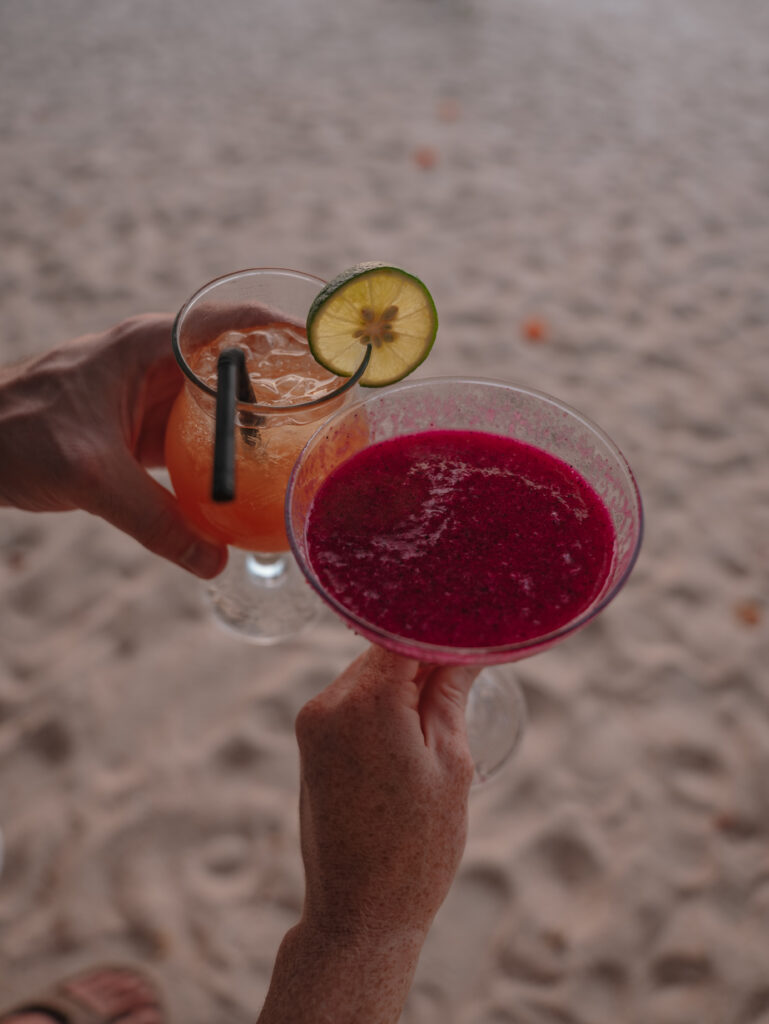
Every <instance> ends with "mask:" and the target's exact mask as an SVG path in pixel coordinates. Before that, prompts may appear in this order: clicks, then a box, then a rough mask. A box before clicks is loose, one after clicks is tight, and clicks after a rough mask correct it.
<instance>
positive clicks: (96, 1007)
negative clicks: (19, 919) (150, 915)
mask: <svg viewBox="0 0 769 1024" xmlns="http://www.w3.org/2000/svg"><path fill="white" fill-rule="evenodd" d="M100 975H104V976H105V978H109V979H120V980H121V981H122V982H123V991H122V992H115V991H114V989H113V991H112V992H110V993H106V994H102V995H101V996H100V995H99V977H100ZM89 989H90V990H89ZM142 1010H145V1011H146V1010H155V1011H156V1014H155V1017H156V1019H158V1020H164V1019H165V1014H164V1012H163V1004H162V1000H161V997H160V993H159V992H158V989H157V986H156V985H155V983H154V982H153V981H152V979H151V978H150V977H149V975H147V974H146V973H145V972H144V971H140V970H137V968H135V967H125V966H120V965H117V964H115V965H111V964H102V965H100V966H99V967H92V968H90V969H89V970H87V971H83V972H82V973H80V974H76V975H73V976H72V977H69V978H65V979H63V980H62V981H59V982H56V983H55V984H54V985H52V986H51V987H50V988H49V989H46V990H45V991H44V992H41V993H39V994H36V995H35V996H34V998H30V999H25V1000H23V1001H22V1002H21V1003H18V1004H17V1005H15V1006H12V1007H8V1008H7V1009H3V1010H0V1024H4V1022H5V1021H6V1020H7V1019H8V1018H10V1017H14V1016H15V1015H17V1014H25V1013H40V1014H45V1015H46V1016H47V1017H50V1018H51V1020H52V1021H54V1022H56V1021H59V1022H61V1024H114V1022H116V1021H118V1020H121V1019H124V1018H126V1017H128V1016H130V1015H131V1014H136V1013H138V1012H140V1011H142ZM148 1019H149V1018H148Z"/></svg>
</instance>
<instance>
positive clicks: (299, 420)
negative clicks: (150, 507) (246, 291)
mask: <svg viewBox="0 0 769 1024" xmlns="http://www.w3.org/2000/svg"><path fill="white" fill-rule="evenodd" d="M227 348H240V349H242V351H243V352H244V354H245V357H246V366H247V367H248V370H249V376H250V379H251V385H252V388H253V391H254V398H255V400H256V404H257V405H264V406H266V407H268V408H269V410H270V411H269V412H267V411H262V412H261V413H258V412H255V411H252V410H251V409H250V407H243V406H241V408H240V409H239V410H238V417H237V421H236V422H237V428H236V434H235V479H236V496H235V499H234V501H231V502H226V503H221V502H215V501H213V499H212V498H211V474H212V469H213V451H214V420H213V414H212V408H213V400H212V399H211V398H210V396H207V395H205V394H204V393H203V394H200V393H196V392H195V391H194V390H193V389H191V388H189V387H185V388H183V389H182V391H181V393H180V395H179V397H178V398H177V400H176V403H175V405H174V407H173V410H172V412H171V416H170V419H169V422H168V430H167V433H166V464H167V466H168V471H169V473H170V475H171V480H172V483H173V486H174V491H175V492H176V495H177V497H178V499H179V502H180V504H181V506H182V509H183V511H184V514H185V515H186V516H187V518H188V519H189V520H190V521H191V522H193V523H194V524H195V525H196V526H198V527H199V528H200V529H201V531H203V532H204V533H206V534H207V535H209V536H210V537H213V538H215V539H216V540H220V541H222V542H224V543H225V544H231V545H233V546H234V547H238V548H244V549H245V550H247V551H261V552H278V551H286V550H288V546H289V545H288V539H287V537H286V529H285V525H284V514H283V502H284V498H285V494H286V485H287V484H288V478H289V475H290V473H291V469H292V468H293V465H294V463H295V462H296V459H297V456H298V455H299V452H300V451H301V450H302V448H303V447H304V445H305V444H306V442H307V440H308V439H309V437H310V436H311V434H312V433H313V432H314V430H315V428H316V427H317V426H318V424H319V422H320V421H321V420H323V419H325V418H326V416H328V415H329V414H330V413H331V412H333V411H334V410H335V409H337V408H339V406H340V405H341V403H342V402H343V401H344V396H343V395H337V396H336V397H333V396H332V397H330V398H329V400H328V401H326V402H320V403H319V404H317V405H310V406H309V407H303V406H304V404H305V403H312V402H315V401H317V400H318V399H322V398H324V397H326V396H328V395H329V393H330V392H333V391H335V390H337V389H338V388H339V387H340V383H343V382H341V381H340V379H339V378H338V377H335V376H334V375H333V374H331V373H329V372H328V371H327V370H324V369H323V367H322V366H320V365H319V364H318V363H317V362H316V361H315V360H314V359H313V358H312V356H311V355H310V352H309V349H308V348H307V335H306V332H305V329H304V328H303V327H298V326H297V325H295V324H290V323H269V324H264V325H262V326H259V327H253V328H250V329H243V330H238V331H225V332H223V333H222V334H220V335H219V336H218V337H217V338H214V339H213V340H212V341H209V342H207V343H205V344H202V345H200V346H199V347H196V348H195V349H194V350H193V351H192V352H191V353H190V355H189V357H188V364H189V366H190V369H191V370H192V371H193V372H194V374H195V375H196V377H198V379H199V380H201V381H202V382H204V383H206V384H207V385H208V386H209V387H211V388H213V389H215V388H216V371H217V359H218V357H219V355H220V354H221V352H222V351H223V350H224V349H227ZM300 403H301V404H300ZM297 405H298V406H299V407H298V408H291V407H292V406H297ZM281 406H287V407H288V408H287V409H286V410H285V411H282V410H281V409H280V407H281Z"/></svg>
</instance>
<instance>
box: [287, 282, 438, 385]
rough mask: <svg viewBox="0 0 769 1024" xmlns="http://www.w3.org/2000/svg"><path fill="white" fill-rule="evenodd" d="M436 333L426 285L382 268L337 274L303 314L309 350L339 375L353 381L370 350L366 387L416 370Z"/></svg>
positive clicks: (433, 308)
mask: <svg viewBox="0 0 769 1024" xmlns="http://www.w3.org/2000/svg"><path fill="white" fill-rule="evenodd" d="M437 331H438V314H437V312H436V309H435V303H434V302H433V298H432V296H431V295H430V292H429V291H428V290H427V288H426V287H425V285H424V284H423V283H422V282H421V281H420V280H419V278H418V277H414V275H413V274H409V273H407V272H406V271H405V270H401V269H399V268H398V267H391V266H387V265H386V264H384V263H358V264H357V265H356V266H354V267H351V268H350V269H349V270H345V271H343V273H341V274H338V275H337V276H336V277H335V278H334V280H333V281H330V282H329V284H327V285H326V287H325V288H324V289H323V290H322V291H321V292H320V293H319V294H318V295H317V297H316V298H315V301H314V302H313V304H312V306H311V307H310V312H309V313H308V315H307V341H308V343H309V346H310V351H311V352H312V354H313V356H314V358H315V359H316V360H317V361H318V362H319V363H320V364H321V366H325V367H326V369H327V370H330V371H331V372H332V373H335V374H337V376H339V377H351V376H352V374H353V373H355V371H356V370H357V369H358V367H359V366H360V364H361V362H362V360H363V356H364V354H365V350H366V348H367V347H368V346H370V347H371V357H370V359H369V363H368V366H367V367H366V371H365V373H364V374H363V376H362V377H361V379H360V383H361V384H363V385H365V386H366V387H370V388H379V387H383V386H384V385H385V384H394V383H395V381H397V380H401V379H402V378H403V377H405V376H407V375H408V374H409V373H411V372H412V371H413V370H415V369H416V368H417V366H419V364H420V363H422V362H423V361H424V360H425V359H426V358H427V355H428V353H429V352H430V349H431V348H432V347H433V342H434V341H435V335H436V333H437Z"/></svg>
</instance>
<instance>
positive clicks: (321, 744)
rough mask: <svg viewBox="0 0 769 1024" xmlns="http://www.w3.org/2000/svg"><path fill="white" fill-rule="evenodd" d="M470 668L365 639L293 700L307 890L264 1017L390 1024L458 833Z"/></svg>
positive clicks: (466, 778) (310, 1023)
mask: <svg viewBox="0 0 769 1024" xmlns="http://www.w3.org/2000/svg"><path fill="white" fill-rule="evenodd" d="M477 671H478V670H477V669H472V668H448V667H446V668H431V667H428V666H420V665H419V663H418V662H416V661H411V660H409V659H407V658H402V657H400V656H398V655H396V654H391V653H389V652H388V651H385V650H383V649H381V648H378V647H372V648H370V649H369V650H368V651H367V652H366V653H365V654H363V655H362V656H361V657H359V658H358V659H357V660H356V661H355V662H354V663H353V664H352V665H351V666H350V667H349V668H348V669H347V670H346V671H345V672H343V673H342V675H341V676H340V677H339V678H338V679H337V680H336V681H335V682H334V683H332V684H331V685H330V686H329V687H327V688H326V689H325V690H324V691H323V692H322V693H320V694H319V695H318V696H317V697H314V698H313V699H312V700H311V701H310V702H309V703H308V704H306V705H305V706H304V708H302V710H301V711H300V713H299V715H298V717H297V722H296V732H297V739H298V742H299V751H300V755H301V776H302V777H301V801H300V815H301V831H302V855H303V858H304V865H305V876H306V889H305V905H304V912H303V915H302V919H301V921H300V923H299V924H298V925H297V926H296V927H295V928H293V929H292V930H291V931H290V932H289V933H288V934H287V935H286V937H285V939H284V941H283V943H282V945H281V948H280V951H279V953H278V957H277V960H276V964H275V970H274V971H273V975H272V981H271V984H270V990H269V992H268V994H267V999H266V1002H265V1004H264V1007H263V1009H262V1013H261V1015H260V1017H259V1024H316V1022H317V1021H319V1020H321V1019H323V1020H333V1021H335V1022H336V1024H353V1022H354V1024H358V1022H359V1021H362V1020H365V1021H366V1022H367V1024H394V1022H395V1021H397V1020H398V1019H399V1018H400V1014H401V1011H402V1009H403V1004H404V1002H405V999H406V996H407V994H408V990H409V986H410V983H411V979H412V977H413V974H414V970H415V969H416V964H417V960H418V957H419V953H420V951H421V948H422V945H423V943H424V940H425V937H426V935H427V931H428V929H429V927H430V924H431V922H432V920H433V918H434V916H435V913H436V911H437V910H438V908H439V906H440V905H441V903H442V902H443V900H444V899H445V897H446V894H447V892H448V890H449V887H450V885H451V882H452V880H453V878H454V875H455V873H456V870H457V867H458V865H459V862H460V859H461V856H462V851H463V849H464V845H465V838H466V833H467V798H468V793H469V789H470V783H471V781H472V776H473V763H472V759H471V757H470V750H469V747H468V744H467V737H466V733H465V704H466V702H467V694H468V692H469V689H470V686H471V684H472V681H473V679H474V678H475V676H476V675H477Z"/></svg>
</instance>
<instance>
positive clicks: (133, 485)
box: [88, 459, 227, 579]
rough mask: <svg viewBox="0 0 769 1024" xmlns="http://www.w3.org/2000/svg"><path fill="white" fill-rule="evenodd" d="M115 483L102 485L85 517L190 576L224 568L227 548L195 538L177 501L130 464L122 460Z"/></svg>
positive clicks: (206, 576)
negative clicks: (99, 519)
mask: <svg viewBox="0 0 769 1024" xmlns="http://www.w3.org/2000/svg"><path fill="white" fill-rule="evenodd" d="M112 468H113V470H114V469H115V468H117V471H118V473H119V484H118V485H115V483H114V477H113V475H112V474H110V478H108V479H106V480H105V481H104V482H103V488H102V490H101V493H100V495H99V499H98V500H97V501H94V502H92V503H91V507H90V508H89V509H88V511H91V512H94V513H96V515H99V516H101V517H102V519H105V520H106V521H107V522H108V523H111V524H112V525H113V526H116V527H117V528H118V529H119V530H122V531H123V533H127V534H129V536H131V537H134V538H135V539H136V540H138V541H139V543H140V544H143V545H144V547H145V548H147V549H148V550H149V551H152V552H153V554H156V555H160V556H161V557H162V558H166V559H168V561H170V562H174V563H175V564H176V565H179V566H181V568H182V569H186V570H187V571H188V572H191V573H193V574H194V575H195V576H200V577H202V578H203V579H210V578H211V577H212V576H216V575H217V574H218V573H220V572H221V571H222V569H223V568H224V566H225V564H226V562H227V548H226V547H225V546H224V545H222V544H217V543H216V542H215V541H210V540H207V539H206V538H204V537H202V536H201V535H200V534H199V533H196V532H195V531H194V530H193V529H192V527H191V526H190V525H189V523H188V522H187V521H186V520H185V519H184V517H183V515H182V513H181V510H180V508H179V504H178V502H177V501H176V498H174V496H173V495H172V494H171V493H170V492H169V491H168V490H166V488H165V487H163V486H162V484H160V483H158V482H157V480H154V479H153V478H152V477H151V476H150V475H149V474H148V473H146V472H145V471H144V470H143V469H142V468H141V466H139V465H138V463H136V462H134V461H133V459H126V460H125V462H123V461H122V460H121V463H120V465H119V466H118V467H112Z"/></svg>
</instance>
